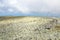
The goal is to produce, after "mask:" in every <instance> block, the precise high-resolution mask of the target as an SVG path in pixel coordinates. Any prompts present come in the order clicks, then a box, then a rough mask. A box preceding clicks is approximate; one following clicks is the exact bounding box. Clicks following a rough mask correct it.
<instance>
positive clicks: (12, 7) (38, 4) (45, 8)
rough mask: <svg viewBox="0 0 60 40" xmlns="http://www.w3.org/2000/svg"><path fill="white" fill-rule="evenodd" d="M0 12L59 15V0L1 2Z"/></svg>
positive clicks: (10, 0) (5, 0)
mask: <svg viewBox="0 0 60 40" xmlns="http://www.w3.org/2000/svg"><path fill="white" fill-rule="evenodd" d="M4 9H6V10H4ZM0 10H3V11H8V12H15V11H17V12H22V13H29V12H39V13H41V12H42V13H43V12H45V13H60V0H2V1H0Z"/></svg>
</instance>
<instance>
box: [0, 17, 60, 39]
mask: <svg viewBox="0 0 60 40" xmlns="http://www.w3.org/2000/svg"><path fill="white" fill-rule="evenodd" d="M59 21H60V19H58V18H46V17H0V40H60V22H59Z"/></svg>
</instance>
